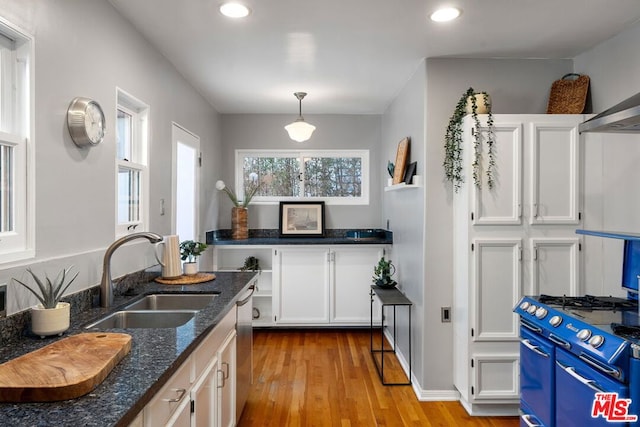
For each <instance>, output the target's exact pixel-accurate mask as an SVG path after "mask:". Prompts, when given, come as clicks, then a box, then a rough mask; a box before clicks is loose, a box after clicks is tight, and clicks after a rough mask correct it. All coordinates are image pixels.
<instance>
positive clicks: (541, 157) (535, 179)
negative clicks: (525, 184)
mask: <svg viewBox="0 0 640 427" xmlns="http://www.w3.org/2000/svg"><path fill="white" fill-rule="evenodd" d="M578 117H581V116H578ZM579 121H580V119H579V118H575V117H574V118H570V119H569V118H567V119H562V121H559V122H544V123H540V122H538V123H536V122H534V123H531V124H530V131H529V132H530V141H531V163H532V164H531V174H532V176H531V206H530V207H531V213H530V223H531V224H578V223H579V218H578V210H579V194H578V193H579V185H578V179H579V170H578V164H579V147H580V144H579V143H578V141H579V136H578V122H579Z"/></svg>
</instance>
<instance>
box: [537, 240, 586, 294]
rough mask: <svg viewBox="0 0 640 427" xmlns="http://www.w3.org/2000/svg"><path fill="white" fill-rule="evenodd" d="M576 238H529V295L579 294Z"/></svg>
mask: <svg viewBox="0 0 640 427" xmlns="http://www.w3.org/2000/svg"><path fill="white" fill-rule="evenodd" d="M579 245H580V239H579V238H535V239H531V289H529V292H527V293H528V294H530V295H540V294H547V295H581V292H580V289H579V283H580V282H579V279H578V275H579V271H580V270H579V265H580V262H579V254H580V251H579Z"/></svg>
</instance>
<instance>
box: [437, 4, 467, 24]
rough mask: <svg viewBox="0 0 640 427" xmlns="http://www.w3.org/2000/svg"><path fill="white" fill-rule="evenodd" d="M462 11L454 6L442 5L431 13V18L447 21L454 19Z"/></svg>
mask: <svg viewBox="0 0 640 427" xmlns="http://www.w3.org/2000/svg"><path fill="white" fill-rule="evenodd" d="M461 13H462V11H461V10H460V9H458V8H456V7H443V8H442V9H438V10H436V11H435V12H433V13H432V14H431V20H432V21H436V22H447V21H452V20H454V19H456V18H457V17H458V16H460V14H461Z"/></svg>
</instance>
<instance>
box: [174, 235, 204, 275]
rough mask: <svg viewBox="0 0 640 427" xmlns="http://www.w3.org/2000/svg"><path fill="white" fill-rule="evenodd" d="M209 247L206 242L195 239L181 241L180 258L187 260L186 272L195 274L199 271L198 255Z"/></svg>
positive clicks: (184, 265)
mask: <svg viewBox="0 0 640 427" xmlns="http://www.w3.org/2000/svg"><path fill="white" fill-rule="evenodd" d="M205 249H207V245H206V243H202V242H195V241H193V240H183V241H182V242H180V259H181V260H182V261H186V262H185V263H184V264H183V268H184V274H186V275H194V274H197V273H198V262H197V260H198V257H199V256H200V255H202V253H203V252H204V250H205Z"/></svg>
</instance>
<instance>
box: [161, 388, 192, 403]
mask: <svg viewBox="0 0 640 427" xmlns="http://www.w3.org/2000/svg"><path fill="white" fill-rule="evenodd" d="M171 391H175V392H176V393H178V397H174V398H173V399H162V400H163V401H165V402H169V403H176V402H180V401H181V400H182V397H183V396H184V394H185V393H186V392H187V390H186V389H184V388H174V389H172V390H171Z"/></svg>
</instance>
